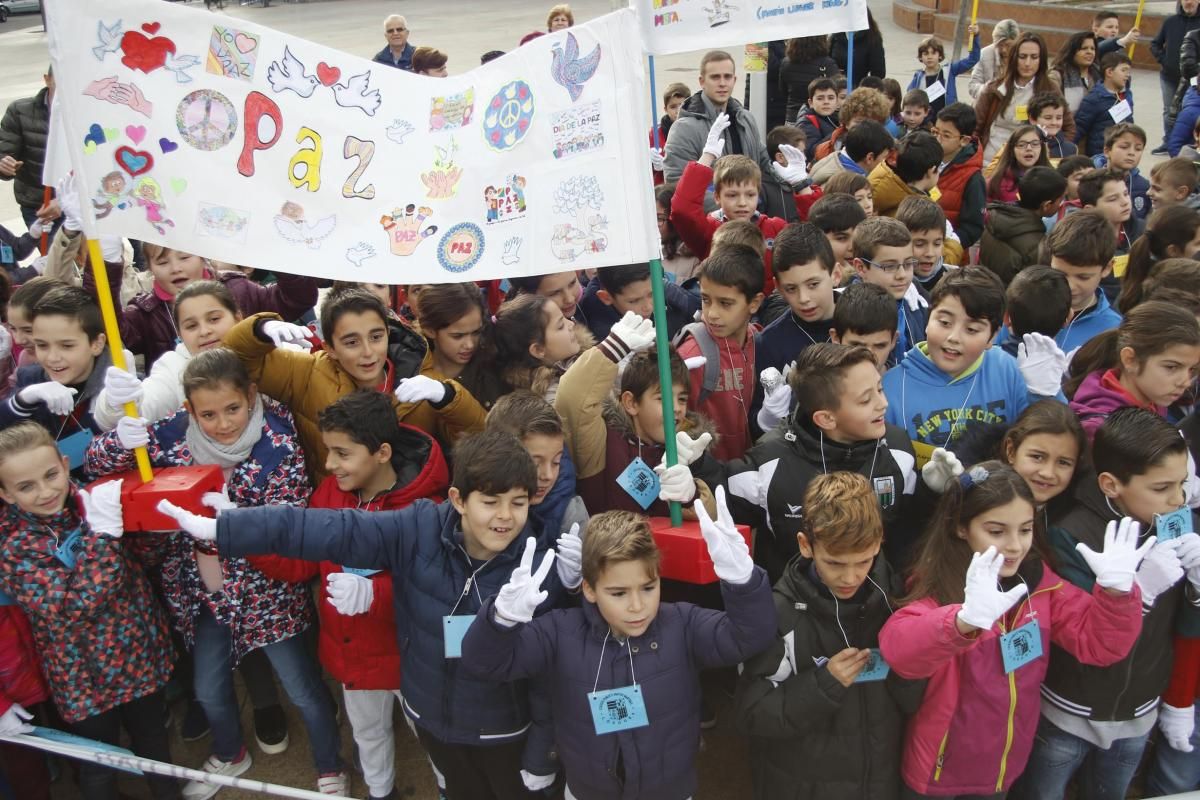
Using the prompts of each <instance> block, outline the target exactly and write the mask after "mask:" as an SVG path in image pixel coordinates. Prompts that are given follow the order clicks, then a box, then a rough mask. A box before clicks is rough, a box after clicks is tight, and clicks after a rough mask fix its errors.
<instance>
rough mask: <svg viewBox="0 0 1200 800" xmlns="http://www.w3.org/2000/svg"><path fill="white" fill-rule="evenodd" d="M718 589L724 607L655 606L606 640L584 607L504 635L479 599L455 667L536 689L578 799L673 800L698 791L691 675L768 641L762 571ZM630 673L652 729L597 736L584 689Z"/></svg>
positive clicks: (769, 620)
mask: <svg viewBox="0 0 1200 800" xmlns="http://www.w3.org/2000/svg"><path fill="white" fill-rule="evenodd" d="M721 594H722V596H723V597H724V599H725V611H724V612H721V611H710V610H708V609H704V608H699V607H697V606H694V605H691V604H690V603H663V604H662V605H661V606H659V609H658V616H657V617H656V618H655V619H654V621H653V622H652V623H650V627H649V628H647V629H646V632H645V633H644V634H642V635H641V636H638V637H636V638H633V639H630V640H628V641H627V642H624V643H622V642H620V641H618V640H617V639H616V638H614V637H613V636H611V635H610V634H609V628H608V624H607V623H606V622H605V621H604V619H603V618H602V617H601V616H600V612H599V611H598V610H597V609H596V606H595V604H594V603H589V602H586V601H585V602H584V603H583V607H582V608H571V609H566V610H559V611H552V612H550V613H549V614H546V615H544V616H541V617H538V618H537V619H535V620H534V621H533V622H532V623H530V624H528V625H518V626H516V627H514V628H505V627H503V626H501V625H498V624H497V623H496V622H495V621H494V620H493V619H492V616H493V615H492V606H493V604H494V602H495V601H494V600H488V601H487V603H485V604H484V606H483V607H482V608H481V609H480V611H479V614H478V615H477V616H476V618H475V622H474V623H473V624H472V625H471V627H470V629H469V630H468V631H467V636H466V638H465V639H464V640H463V649H462V661H461V662H460V664H461V667H460V668H461V669H465V670H470V671H471V672H473V673H475V674H477V675H480V676H486V677H488V678H490V679H492V680H498V681H510V680H517V679H521V678H531V677H539V678H541V679H542V680H543V681H544V682H545V685H546V687H547V689H548V691H549V694H550V697H551V701H552V703H553V706H554V728H555V731H554V732H555V736H556V739H557V742H558V750H559V754H560V756H561V758H562V764H563V767H564V769H565V770H566V774H567V776H568V784H569V785H570V788H571V793H572V794H573V795H575V797H577V798H579V800H601V798H603V800H612V799H613V798H622V799H623V800H634V799H635V798H644V799H646V800H648V799H649V798H655V800H683V798H687V797H691V796H693V795H695V793H696V752H697V750H698V749H699V745H700V670H702V669H708V668H711V667H722V666H731V665H733V664H737V663H739V662H741V661H744V660H746V659H747V658H749V657H751V656H753V655H755V654H757V653H759V652H760V651H762V650H765V649H767V648H768V647H769V646H770V645H771V643H772V641H774V637H775V625H776V622H775V601H774V598H773V597H772V595H771V585H770V583H769V582H768V580H767V574H766V573H765V572H763V570H762V569H761V568H759V567H755V569H754V574H753V576H752V577H751V578H750V581H749V582H748V583H746V584H744V585H741V586H734V585H731V584H728V583H724V582H722V583H721ZM631 667H632V672H633V674H631V671H630V670H631ZM597 669H598V670H599V672H597ZM635 676H636V683H637V685H638V687H639V688H640V689H641V692H642V699H643V701H644V702H645V705H646V716H647V718H648V719H649V721H650V724H649V725H648V726H645V727H641V728H634V729H632V730H627V731H620V732H617V733H607V734H604V735H603V736H600V735H597V734H596V730H595V727H594V726H593V723H592V712H591V709H590V707H589V705H588V693H589V692H591V691H593V688H595V689H596V690H597V691H603V690H605V689H614V688H618V687H622V686H629V685H631V684H633V683H635V680H634V678H635ZM619 770H620V771H623V772H624V780H622V779H621V778H620V777H618V775H619Z"/></svg>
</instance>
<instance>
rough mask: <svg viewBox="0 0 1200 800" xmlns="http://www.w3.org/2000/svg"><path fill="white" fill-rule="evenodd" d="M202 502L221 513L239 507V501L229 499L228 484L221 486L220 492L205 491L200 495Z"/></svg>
mask: <svg viewBox="0 0 1200 800" xmlns="http://www.w3.org/2000/svg"><path fill="white" fill-rule="evenodd" d="M200 504H201V505H203V506H204V507H205V508H211V509H212V510H213V511H215V512H217V513H218V514H220V513H221V512H222V511H229V510H230V509H234V508H237V503H235V502H233V501H232V500H230V499H229V486H228V484H226V485H225V486H222V487H221V491H219V492H205V493H204V494H203V495H202V496H201V497H200Z"/></svg>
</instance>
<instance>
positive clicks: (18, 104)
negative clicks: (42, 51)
mask: <svg viewBox="0 0 1200 800" xmlns="http://www.w3.org/2000/svg"><path fill="white" fill-rule="evenodd" d="M49 135H50V90H49V89H48V88H44V89H42V90H41V91H39V92H38V93H37V94H35V95H34V96H33V97H23V98H21V99H20V100H14V101H12V102H11V103H9V106H8V109H7V110H6V111H5V112H4V119H3V120H0V157H3V156H12V157H13V158H15V159H16V160H17V161H23V162H25V163H24V164H22V165H21V168H20V169H18V170H17V174H16V175H15V176H13V177H11V178H5V177H0V180H3V181H13V194H14V195H16V198H17V205H19V206H21V208H27V209H30V210H35V211H36V210H37V209H39V208H41V206H42V166H43V165H44V164H45V163H46V139H47V138H48V137H49Z"/></svg>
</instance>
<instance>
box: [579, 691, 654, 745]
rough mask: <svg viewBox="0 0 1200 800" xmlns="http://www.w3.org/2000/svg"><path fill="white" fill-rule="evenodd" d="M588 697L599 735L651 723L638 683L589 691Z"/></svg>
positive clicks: (593, 723)
mask: <svg viewBox="0 0 1200 800" xmlns="http://www.w3.org/2000/svg"><path fill="white" fill-rule="evenodd" d="M587 697H588V706H589V707H590V708H591V709H592V725H594V726H595V728H596V735H597V736H603V735H604V734H606V733H616V732H618V731H628V730H632V729H634V728H644V727H646V726H647V725H649V724H650V719H649V718H648V717H647V716H646V701H645V700H644V699H643V698H642V689H641V687H640V686H638V685H637V684H634V685H633V686H621V687H619V688H616V689H604V690H602V691H598V692H588V696H587Z"/></svg>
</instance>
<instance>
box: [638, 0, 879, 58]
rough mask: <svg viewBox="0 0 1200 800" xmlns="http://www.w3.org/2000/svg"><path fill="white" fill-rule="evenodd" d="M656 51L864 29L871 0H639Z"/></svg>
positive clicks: (646, 38)
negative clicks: (764, 0)
mask: <svg viewBox="0 0 1200 800" xmlns="http://www.w3.org/2000/svg"><path fill="white" fill-rule="evenodd" d="M633 4H634V5H635V6H636V7H637V10H638V18H639V24H640V25H641V29H642V41H643V43H644V44H645V47H646V50H647V52H649V53H652V54H653V55H667V54H668V53H684V52H687V51H689V50H711V49H713V48H715V47H734V46H739V45H743V44H748V43H750V42H769V41H772V40H775V39H791V38H793V37H796V36H822V35H824V34H827V33H842V32H845V31H861V30H863V29H865V28H866V27H867V2H866V0H779V2H769V1H768V2H752V1H751V0H634V3H633Z"/></svg>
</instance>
